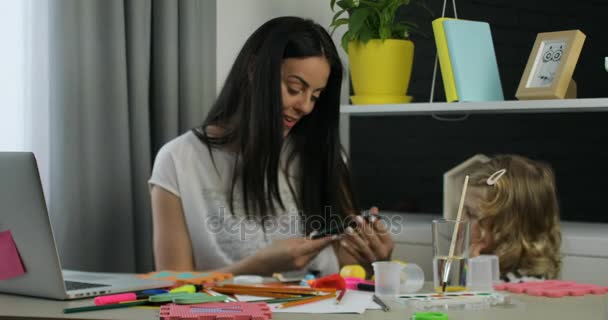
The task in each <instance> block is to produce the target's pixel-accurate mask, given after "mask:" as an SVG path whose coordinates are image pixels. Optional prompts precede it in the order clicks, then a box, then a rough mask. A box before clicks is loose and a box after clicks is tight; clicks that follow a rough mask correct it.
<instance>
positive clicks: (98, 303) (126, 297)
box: [93, 292, 153, 306]
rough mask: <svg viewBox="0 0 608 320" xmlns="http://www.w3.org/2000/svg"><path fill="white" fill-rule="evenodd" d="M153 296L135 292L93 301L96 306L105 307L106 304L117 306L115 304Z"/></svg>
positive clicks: (102, 297)
mask: <svg viewBox="0 0 608 320" xmlns="http://www.w3.org/2000/svg"><path fill="white" fill-rule="evenodd" d="M152 295H153V294H143V293H135V292H128V293H118V294H111V295H107V296H100V297H96V298H95V299H94V300H93V303H95V305H96V306H103V305H106V304H115V303H121V302H125V301H134V300H141V299H148V297H149V296H152Z"/></svg>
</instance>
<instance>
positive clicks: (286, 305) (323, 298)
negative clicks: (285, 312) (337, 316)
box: [277, 293, 336, 309]
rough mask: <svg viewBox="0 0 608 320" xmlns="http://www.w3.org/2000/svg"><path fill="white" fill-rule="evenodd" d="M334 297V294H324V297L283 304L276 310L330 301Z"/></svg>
mask: <svg viewBox="0 0 608 320" xmlns="http://www.w3.org/2000/svg"><path fill="white" fill-rule="evenodd" d="M335 296H336V294H335V293H330V294H326V295H324V296H315V297H312V298H305V299H302V300H298V301H290V302H285V303H283V304H280V305H278V306H277V309H284V308H289V307H295V306H299V305H303V304H307V303H311V302H317V301H321V300H327V299H331V298H333V297H335Z"/></svg>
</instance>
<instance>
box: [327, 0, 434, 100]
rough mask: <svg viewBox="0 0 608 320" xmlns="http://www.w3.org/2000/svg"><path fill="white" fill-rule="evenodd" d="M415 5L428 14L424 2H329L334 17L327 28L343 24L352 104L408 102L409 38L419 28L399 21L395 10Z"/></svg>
mask: <svg viewBox="0 0 608 320" xmlns="http://www.w3.org/2000/svg"><path fill="white" fill-rule="evenodd" d="M411 5H417V6H419V7H421V8H423V9H424V10H426V11H428V13H430V14H431V15H432V13H431V11H430V9H429V8H428V7H427V6H426V3H425V2H424V0H338V1H337V0H331V3H330V6H331V9H332V11H333V12H335V15H334V17H333V19H332V22H331V25H330V28H331V32H332V33H333V32H334V31H335V30H336V28H338V27H340V26H343V25H346V26H347V27H348V30H347V31H346V32H345V33H344V35H343V36H342V47H343V48H344V50H345V51H346V52H347V53H348V60H349V66H350V71H351V79H352V83H353V89H354V93H355V95H354V96H352V97H351V100H352V102H353V104H377V103H407V102H409V101H410V100H411V97H409V96H407V95H406V93H407V89H408V86H409V82H410V77H411V73H412V65H413V62H414V43H413V42H412V41H411V40H410V35H411V34H412V33H415V32H419V29H418V26H417V25H416V24H415V23H413V22H411V21H405V20H404V19H398V17H397V11H398V10H399V9H400V8H402V7H404V6H411Z"/></svg>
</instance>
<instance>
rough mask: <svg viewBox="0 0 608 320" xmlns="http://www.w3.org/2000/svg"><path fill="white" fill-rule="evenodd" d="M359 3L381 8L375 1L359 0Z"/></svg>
mask: <svg viewBox="0 0 608 320" xmlns="http://www.w3.org/2000/svg"><path fill="white" fill-rule="evenodd" d="M361 4H362V5H365V6H368V7H371V8H376V9H382V4H381V3H379V2H377V1H369V0H360V5H361Z"/></svg>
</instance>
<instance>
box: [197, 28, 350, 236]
mask: <svg viewBox="0 0 608 320" xmlns="http://www.w3.org/2000/svg"><path fill="white" fill-rule="evenodd" d="M306 57H325V58H326V59H327V61H328V62H329V65H330V68H331V71H330V75H329V79H328V81H327V85H326V87H325V89H324V90H323V92H322V93H321V95H320V96H319V99H318V100H317V102H316V103H315V107H314V109H313V111H312V112H311V113H310V114H308V115H307V116H305V117H303V118H302V119H300V121H299V122H298V123H297V124H296V125H295V126H294V127H293V128H292V129H291V130H290V132H289V139H288V140H289V143H290V147H291V148H289V150H291V151H290V154H289V156H288V158H287V159H288V161H287V163H288V167H289V165H291V164H294V163H298V168H297V170H298V171H297V179H296V181H297V183H298V184H297V186H295V188H294V187H293V186H292V192H293V193H295V194H294V196H295V199H296V202H297V204H298V207H299V209H300V210H301V212H300V214H302V215H303V216H304V217H305V218H311V217H322V218H323V219H320V220H318V221H319V222H321V225H319V226H320V227H323V225H325V226H326V224H327V223H329V221H330V220H329V219H332V221H333V220H335V219H337V218H339V217H345V216H347V215H349V214H352V213H354V210H355V208H356V207H357V206H356V204H355V202H354V195H353V188H352V185H351V179H350V174H349V170H348V167H347V165H346V163H345V160H344V159H345V158H344V155H343V152H342V149H341V145H340V137H339V127H338V121H339V108H340V87H341V82H342V73H343V71H342V64H341V61H340V58H339V56H338V53H337V50H336V47H335V45H334V43H333V41H332V39H331V37H330V36H329V34H328V33H327V31H326V30H325V29H323V27H321V26H320V25H318V24H316V23H314V22H313V21H310V20H305V19H302V18H297V17H280V18H275V19H272V20H270V21H268V22H266V23H265V24H263V25H262V26H261V27H260V28H259V29H257V30H256V31H255V32H254V33H253V34H252V35H251V36H250V37H249V39H248V40H247V42H246V43H245V45H244V46H243V48H242V49H241V52H240V53H239V55H238V57H237V58H236V61H235V63H234V65H233V66H232V69H231V70H230V73H229V74H228V78H227V79H226V82H225V84H224V87H223V88H222V91H221V92H220V94H219V97H218V99H217V101H216V102H215V104H214V106H213V108H212V109H211V110H210V111H209V114H208V116H207V119H206V120H205V121H204V123H203V125H202V126H201V127H200V128H197V129H194V130H193V132H194V133H195V134H196V135H197V136H198V137H199V138H200V139H201V141H202V142H204V143H206V144H207V145H208V146H211V147H217V146H229V147H232V148H235V149H236V150H237V153H238V156H239V158H240V159H239V160H240V161H237V164H238V165H237V166H236V167H235V168H234V170H235V171H234V174H233V180H232V192H231V196H230V201H229V203H230V206H231V208H232V204H233V197H232V195H233V194H234V189H235V187H236V185H237V184H236V182H237V180H238V179H241V182H242V194H243V202H244V203H243V205H244V207H245V212H246V215H247V217H249V218H252V217H256V216H257V217H259V218H262V219H264V218H267V217H269V216H272V215H274V214H275V212H274V210H275V205H274V202H273V200H274V201H277V202H278V204H279V205H280V206H281V207H282V208H284V206H283V202H282V199H281V196H280V192H279V180H278V177H279V172H280V170H281V169H280V156H281V150H282V147H283V142H284V138H283V110H282V101H281V65H282V63H283V60H284V59H287V58H306ZM209 126H217V127H220V128H221V129H222V133H221V134H220V135H212V134H211V135H210V134H209V132H208V130H207V129H208V127H209ZM294 160H296V161H294ZM231 211H232V212H234V211H233V210H231ZM306 221H307V223H306V226H307V232H310V231H311V230H310V222H311V221H312V220H311V219H306Z"/></svg>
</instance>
